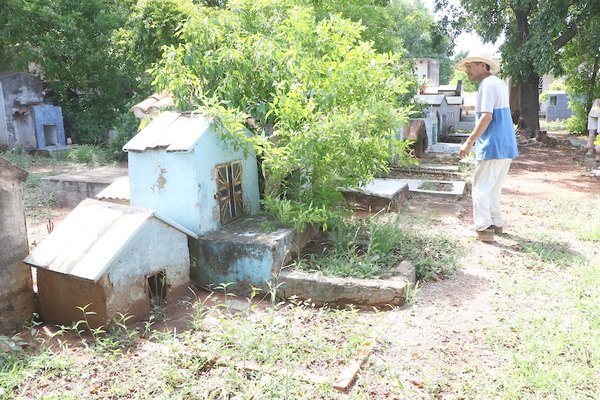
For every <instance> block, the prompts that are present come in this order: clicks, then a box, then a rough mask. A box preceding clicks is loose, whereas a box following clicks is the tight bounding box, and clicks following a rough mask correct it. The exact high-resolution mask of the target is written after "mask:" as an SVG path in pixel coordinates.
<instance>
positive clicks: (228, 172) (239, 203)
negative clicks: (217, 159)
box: [215, 161, 244, 225]
mask: <svg viewBox="0 0 600 400" xmlns="http://www.w3.org/2000/svg"><path fill="white" fill-rule="evenodd" d="M216 168H217V194H216V196H215V197H216V199H217V202H218V204H219V213H220V218H221V224H222V225H224V224H226V223H228V222H230V221H232V220H234V219H235V218H237V217H239V216H240V215H242V214H243V213H244V200H243V195H242V163H241V162H239V161H234V162H232V163H228V164H221V165H217V167H216Z"/></svg>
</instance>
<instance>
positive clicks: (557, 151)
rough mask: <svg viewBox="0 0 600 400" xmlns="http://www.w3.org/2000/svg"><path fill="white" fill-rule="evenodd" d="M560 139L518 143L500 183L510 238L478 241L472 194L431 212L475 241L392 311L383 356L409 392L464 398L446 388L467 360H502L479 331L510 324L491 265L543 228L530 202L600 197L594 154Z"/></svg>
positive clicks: (486, 363)
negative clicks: (458, 261) (498, 310)
mask: <svg viewBox="0 0 600 400" xmlns="http://www.w3.org/2000/svg"><path fill="white" fill-rule="evenodd" d="M555 137H556V138H558V143H557V144H556V145H554V146H547V145H542V144H539V143H535V144H531V145H527V146H523V145H521V146H520V147H519V151H520V156H519V158H518V159H516V160H515V161H514V162H513V163H512V165H511V167H510V171H509V176H508V178H507V180H506V183H505V187H504V189H503V198H502V203H503V215H504V217H505V220H506V223H507V225H506V226H505V228H504V232H505V233H507V234H508V235H507V236H505V237H500V238H498V237H497V239H496V242H495V243H492V244H486V243H482V242H479V241H477V240H475V235H474V232H473V231H472V230H471V224H472V218H471V215H472V214H471V211H472V206H471V203H470V201H471V199H470V196H465V198H464V199H462V200H461V201H460V202H457V203H455V204H446V205H445V206H444V205H442V206H439V205H438V207H437V208H436V209H435V210H434V212H437V213H438V216H439V217H438V226H439V228H440V229H443V230H444V231H445V232H447V233H448V234H450V235H461V236H464V237H472V240H470V241H469V249H468V254H467V255H466V257H465V259H464V260H463V263H462V267H461V268H460V270H458V271H457V272H456V273H454V274H453V275H451V276H450V277H449V278H447V279H444V280H440V281H436V282H426V283H424V284H422V285H421V286H420V289H419V291H418V294H417V296H416V300H415V302H414V304H412V305H411V306H410V307H407V308H405V309H403V310H400V311H397V312H395V314H396V321H397V322H396V323H395V324H394V325H392V326H391V327H390V329H389V330H388V331H387V335H386V336H387V337H386V339H387V341H388V344H389V347H388V348H386V349H385V350H384V351H383V352H381V354H380V357H382V358H383V359H384V360H385V361H386V362H392V363H395V364H396V365H398V366H399V367H400V368H401V371H402V372H401V373H400V376H401V377H402V381H403V382H405V383H408V384H409V385H412V386H413V387H412V390H414V392H412V396H411V397H409V398H444V399H446V398H464V397H462V396H460V395H458V396H455V395H448V393H456V392H454V389H453V388H452V387H451V386H452V382H453V381H459V380H460V379H464V378H463V377H461V375H464V374H465V373H467V372H465V368H466V366H473V365H477V366H478V368H481V369H483V370H489V371H491V370H493V369H494V368H497V367H498V366H499V364H500V363H501V362H502V360H501V359H499V358H498V357H497V355H496V354H495V352H494V351H492V349H490V347H489V346H488V345H487V344H486V343H484V341H482V339H481V336H482V335H481V333H485V332H486V331H487V330H488V329H490V328H491V327H493V326H497V325H498V324H499V323H502V322H505V321H498V320H496V318H495V317H494V315H495V313H494V312H493V304H499V303H502V302H506V303H510V301H511V300H510V298H508V297H507V295H506V293H503V292H501V291H498V289H497V288H496V287H495V285H494V282H493V280H494V276H493V274H492V273H491V272H490V270H489V269H488V268H486V263H487V262H490V260H494V262H500V263H501V262H502V260H503V252H506V251H510V249H511V247H514V241H515V240H514V239H517V238H520V237H519V235H520V231H523V230H527V229H532V228H533V227H536V226H540V229H543V228H544V227H543V222H540V221H539V220H538V219H537V217H535V216H532V215H528V211H527V209H528V207H527V202H531V201H537V200H541V199H546V200H548V199H550V198H565V199H575V198H579V199H589V200H590V201H595V202H597V201H599V197H598V196H599V195H600V178H598V177H592V176H590V173H589V168H587V167H586V162H588V163H589V160H586V159H585V157H584V156H583V155H582V154H581V152H580V151H579V150H577V149H575V148H573V147H572V146H571V144H570V142H569V141H568V140H566V136H563V135H557V136H555ZM588 165H589V164H588ZM596 165H598V166H600V163H598V164H596ZM412 207H413V209H414V210H415V212H416V211H418V209H417V207H419V206H414V205H413V206H412ZM430 210H431V208H430ZM428 385H429V386H431V385H436V386H437V387H427V386H428ZM420 396H422V397H420ZM467 398H468V397H467Z"/></svg>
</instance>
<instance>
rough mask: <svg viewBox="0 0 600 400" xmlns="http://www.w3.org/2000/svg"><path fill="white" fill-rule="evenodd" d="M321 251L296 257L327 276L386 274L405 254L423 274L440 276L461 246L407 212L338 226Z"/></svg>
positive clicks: (301, 265)
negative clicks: (383, 218) (385, 219)
mask: <svg viewBox="0 0 600 400" xmlns="http://www.w3.org/2000/svg"><path fill="white" fill-rule="evenodd" d="M324 247H325V249H324V251H323V252H322V253H320V254H309V255H307V256H305V257H303V258H301V259H300V260H298V261H297V262H296V265H295V266H296V267H297V268H298V269H300V270H303V271H309V272H318V273H321V274H323V275H328V276H340V277H352V278H362V279H385V278H389V277H390V276H392V275H394V274H395V268H396V267H397V265H398V264H399V263H400V261H402V260H403V259H408V260H410V261H411V262H412V263H413V265H414V266H415V268H416V270H417V278H418V279H426V280H428V279H437V278H440V277H443V276H446V275H448V274H450V273H451V272H452V271H453V270H454V269H456V267H457V265H458V258H459V256H460V254H461V251H462V246H461V245H460V244H459V243H458V242H457V241H453V240H451V239H449V238H447V237H444V236H443V235H441V234H438V233H435V232H434V231H432V230H431V229H427V227H426V226H425V225H424V224H420V223H418V222H417V221H416V220H411V219H409V218H408V217H407V216H404V217H398V218H397V219H396V220H395V221H391V222H390V221H382V220H377V219H374V218H369V219H366V220H359V219H352V220H350V221H348V222H347V223H346V224H345V225H342V226H338V227H336V228H334V229H333V230H332V232H331V233H330V235H329V241H328V242H326V243H325V245H324Z"/></svg>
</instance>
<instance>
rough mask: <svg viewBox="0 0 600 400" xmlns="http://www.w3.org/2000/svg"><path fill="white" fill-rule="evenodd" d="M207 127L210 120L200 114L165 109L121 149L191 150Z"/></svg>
mask: <svg viewBox="0 0 600 400" xmlns="http://www.w3.org/2000/svg"><path fill="white" fill-rule="evenodd" d="M209 128H210V120H208V119H207V118H206V117H205V116H203V115H202V114H188V113H185V114H182V113H178V112H174V111H165V112H163V113H161V114H160V115H158V116H157V117H156V118H155V119H154V120H153V121H152V122H150V124H148V125H147V126H146V127H145V128H144V129H142V130H141V131H140V132H139V133H138V134H137V135H135V136H134V137H133V139H131V140H130V141H129V142H128V143H127V144H126V145H125V146H123V150H124V151H140V152H141V151H145V150H150V149H166V151H169V152H171V151H191V150H192V149H193V147H194V145H195V144H196V143H197V142H198V140H199V139H200V137H201V136H202V135H203V134H204V133H205V132H206V131H208V129H209Z"/></svg>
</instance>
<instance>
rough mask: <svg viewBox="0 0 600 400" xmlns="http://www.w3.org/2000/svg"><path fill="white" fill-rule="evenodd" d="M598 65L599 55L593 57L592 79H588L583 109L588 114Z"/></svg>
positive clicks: (592, 100)
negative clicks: (585, 101) (588, 84)
mask: <svg viewBox="0 0 600 400" xmlns="http://www.w3.org/2000/svg"><path fill="white" fill-rule="evenodd" d="M599 63H600V54H596V56H595V57H594V67H593V69H592V77H591V78H590V86H589V90H588V93H587V99H586V100H587V103H586V108H585V113H586V114H589V113H590V110H591V109H592V103H593V102H594V100H595V98H594V97H595V96H594V93H595V89H596V79H597V78H598V64H599Z"/></svg>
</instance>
